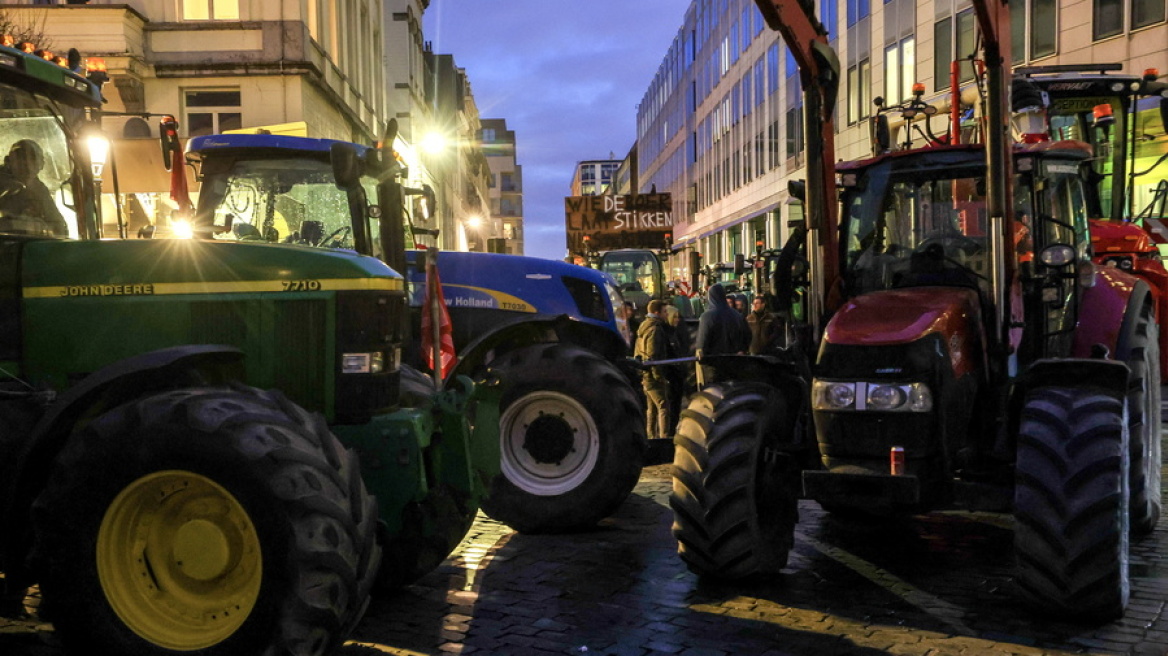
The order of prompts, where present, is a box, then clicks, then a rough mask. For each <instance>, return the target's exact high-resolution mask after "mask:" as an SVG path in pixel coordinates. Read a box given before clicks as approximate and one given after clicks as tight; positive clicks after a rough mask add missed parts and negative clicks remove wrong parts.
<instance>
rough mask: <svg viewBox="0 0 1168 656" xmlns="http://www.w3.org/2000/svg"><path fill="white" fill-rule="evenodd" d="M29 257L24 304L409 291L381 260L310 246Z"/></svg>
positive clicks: (84, 250)
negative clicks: (107, 298) (58, 300)
mask: <svg viewBox="0 0 1168 656" xmlns="http://www.w3.org/2000/svg"><path fill="white" fill-rule="evenodd" d="M22 257H23V258H24V261H25V266H24V267H23V270H24V276H23V280H22V286H23V288H24V289H23V292H24V293H23V295H24V297H25V298H61V297H70V296H151V295H162V294H231V293H265V292H319V291H340V290H382V291H395V290H403V289H404V286H403V283H402V277H401V276H400V275H398V274H397V273H396V272H394V271H393V270H392V269H390V268H389V267H388V266H386V265H385V263H383V262H381V261H379V260H377V259H376V258H372V257H364V256H360V255H357V254H356V253H353V252H350V251H340V250H326V249H321V248H312V247H308V246H291V245H285V246H273V245H271V244H266V243H254V244H252V243H239V242H209V241H196V240H182V239H161V240H127V241H88V242H87V241H58V240H45V241H35V242H30V243H28V244H27V245H25V247H24V250H23V253H22Z"/></svg>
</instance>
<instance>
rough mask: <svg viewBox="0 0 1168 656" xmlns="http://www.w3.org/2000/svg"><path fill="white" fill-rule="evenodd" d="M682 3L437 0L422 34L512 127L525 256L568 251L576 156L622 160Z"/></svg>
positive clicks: (492, 113)
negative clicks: (567, 203)
mask: <svg viewBox="0 0 1168 656" xmlns="http://www.w3.org/2000/svg"><path fill="white" fill-rule="evenodd" d="M689 4H690V3H689V2H688V1H686V0H592V1H591V2H566V1H564V0H433V1H432V2H431V3H430V7H429V8H428V9H427V10H426V13H425V15H424V17H423V27H422V31H423V38H424V39H425V40H426V41H429V42H431V44H432V45H433V49H434V52H435V53H439V54H450V55H453V56H454V62H455V64H456V65H457V66H460V67H462V68H464V69H466V74H467V77H468V78H469V79H470V84H471V89H472V91H473V92H474V97H475V103H476V104H477V105H478V109H479V113H480V115H481V116H482V117H483V118H502V119H506V120H507V127H508V128H509V129H511V130H514V131H515V139H516V141H517V159H518V161H519V164H521V165H522V166H523V179H524V189H523V191H524V194H523V203H524V217H525V230H526V250H527V254H528V255H535V256H538V257H547V258H553V259H560V258H562V257H563V256H564V251H565V243H564V196H567V195H568V194H569V193H570V192H571V189H570V184H571V181H572V173H573V170H574V167H575V165H576V162H578V161H582V160H588V159H607V158H608V157H609V155H610V154H611V155H613V156H614V159H621V158H623V157H624V156H625V154H627V153H628V151H629V148H631V147H632V145H633V141H634V140H635V139H636V125H637V104H638V103H640V102H641V97H642V96H643V95H644V93H645V90H646V89H647V88H648V86H649V83H650V82H651V81H652V79H653V75H654V74H656V72H657V68H658V66H660V65H661V61H662V59H663V58H664V57H665V53H666V51H667V50H668V49H669V46H670V44H671V43H672V42H673V38H674V37H675V36H676V35H677V31H678V30H679V29H680V28H681V24H682V20H683V18H684V15H685V10H686V9H687V8H688V7H689Z"/></svg>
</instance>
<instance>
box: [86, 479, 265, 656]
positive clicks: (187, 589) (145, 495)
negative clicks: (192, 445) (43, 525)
mask: <svg viewBox="0 0 1168 656" xmlns="http://www.w3.org/2000/svg"><path fill="white" fill-rule="evenodd" d="M262 574H263V558H262V555H261V553H260V540H259V536H258V535H257V534H256V529H255V526H254V525H253V524H252V522H251V518H250V517H249V516H248V514H247V511H245V510H244V509H243V506H242V505H240V503H239V501H237V500H236V499H235V497H234V496H232V495H231V493H230V492H228V491H227V490H225V489H224V488H223V487H221V486H220V485H218V484H217V483H215V482H214V481H212V480H211V479H209V478H206V477H205V476H201V475H199V474H195V473H192V472H188V471H177V470H173V471H161V472H155V473H152V474H149V475H147V476H143V477H142V478H139V479H138V480H136V481H134V482H133V483H130V484H129V485H127V486H126V487H125V489H123V490H122V491H121V493H120V494H118V496H117V498H116V499H114V501H113V503H112V504H110V507H109V508H108V509H107V510H106V513H105V517H103V518H102V521H101V529H100V530H99V531H98V534H97V575H98V580H99V581H100V582H101V587H102V590H103V591H104V592H105V596H106V599H107V600H108V601H109V603H110V606H111V607H113V610H114V612H115V613H117V615H118V617H119V618H121V620H122V621H123V622H124V623H125V624H126V626H127V627H129V628H130V629H131V630H133V631H134V633H136V634H138V635H139V636H140V637H141V638H143V639H144V640H146V641H148V642H150V643H151V644H154V645H158V646H160V647H164V648H167V649H173V650H176V651H193V650H196V649H204V648H207V647H211V646H213V645H216V644H218V643H220V642H222V641H223V640H225V639H227V638H228V637H230V636H232V635H234V634H235V632H236V631H238V630H239V628H240V627H241V626H242V625H243V623H244V621H245V620H246V619H247V617H248V615H249V614H250V613H251V611H252V609H253V608H255V604H256V600H257V599H258V598H259V592H260V579H261V576H262Z"/></svg>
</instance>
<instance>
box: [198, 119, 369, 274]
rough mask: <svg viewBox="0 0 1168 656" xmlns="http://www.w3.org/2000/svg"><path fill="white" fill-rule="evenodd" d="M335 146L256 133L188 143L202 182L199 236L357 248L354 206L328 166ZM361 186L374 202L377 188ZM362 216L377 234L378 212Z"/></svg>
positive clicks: (366, 182) (322, 141) (324, 141)
mask: <svg viewBox="0 0 1168 656" xmlns="http://www.w3.org/2000/svg"><path fill="white" fill-rule="evenodd" d="M333 143H339V142H334V141H332V140H329V139H309V138H303V137H289V136H272V135H251V134H217V135H210V136H203V137H195V138H193V139H191V141H190V143H189V144H188V146H187V157H188V159H190V160H192V161H194V162H196V163H197V164H198V165H199V166H200V171H199V174H200V178H201V180H202V186H201V187H200V192H199V205H198V207H197V208H196V211H195V217H194V226H195V229H196V231H199V232H202V233H204V234H205V233H206V232H209V233H210V235H211V237H213V238H214V239H217V240H230V241H264V242H272V243H285V244H301V245H306V246H320V247H327V248H343V249H356V247H357V245H356V243H355V238H354V231H353V226H352V222H351V221H350V208H349V200H348V197H347V195H346V193H345V191H343V190H341V189H339V188H338V187H337V185H336V179H335V177H334V175H333V169H332V164H331V163H330V160H329V148H330V147H331V145H332V144H333ZM290 153H295V156H291V155H290ZM361 183H362V186H363V187H365V189H366V193H367V194H368V195H369V196H373V193H374V189H375V187H376V184H377V181H376V180H375V179H373V178H372V177H369V176H363V177H362V180H361ZM365 214H366V215H367V220H368V221H369V222H370V223H371V224H372V226H371V229H372V230H373V231H374V233H376V231H377V229H378V228H377V223H378V219H379V215H380V213H379V212H377V211H376V208H375V207H370V208H366V212H365ZM373 245H374V246H376V242H374V244H373ZM374 254H375V255H379V254H376V253H374Z"/></svg>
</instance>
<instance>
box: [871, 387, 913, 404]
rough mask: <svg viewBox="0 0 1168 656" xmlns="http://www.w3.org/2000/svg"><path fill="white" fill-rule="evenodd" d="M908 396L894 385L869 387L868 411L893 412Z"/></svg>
mask: <svg viewBox="0 0 1168 656" xmlns="http://www.w3.org/2000/svg"><path fill="white" fill-rule="evenodd" d="M907 398H908V395H907V394H905V392H904V390H903V389H901V388H900V387H897V386H896V385H869V386H868V409H869V410H895V409H897V408H899V407H900V406H902V405H904V402H905V399H907Z"/></svg>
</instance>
